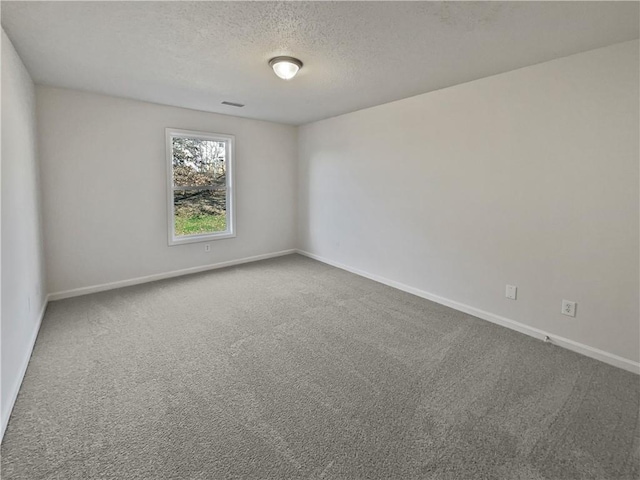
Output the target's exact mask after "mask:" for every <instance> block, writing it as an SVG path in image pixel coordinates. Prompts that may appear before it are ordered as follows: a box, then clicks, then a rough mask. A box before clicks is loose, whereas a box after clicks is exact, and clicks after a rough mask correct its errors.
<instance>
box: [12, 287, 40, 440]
mask: <svg viewBox="0 0 640 480" xmlns="http://www.w3.org/2000/svg"><path fill="white" fill-rule="evenodd" d="M48 304H49V296H48V295H47V297H46V298H45V299H44V303H43V305H42V309H41V310H40V314H39V315H38V321H37V323H36V325H35V328H34V329H33V332H32V333H31V338H30V339H29V348H28V349H27V350H26V351H25V355H24V358H23V359H22V363H21V365H20V372H19V374H18V378H16V381H15V382H14V383H13V385H11V396H10V399H9V403H8V404H7V405H5V408H4V411H3V412H2V414H1V415H0V442H2V439H3V438H4V432H5V430H6V429H7V425H8V424H9V418H11V412H12V411H13V406H14V405H15V403H16V399H17V398H18V392H19V391H20V386H21V385H22V380H23V379H24V375H25V373H27V367H28V366H29V360H31V353H32V352H33V347H35V345H36V339H37V338H38V332H39V331H40V325H41V324H42V319H43V318H44V312H45V311H46V310H47V305H48Z"/></svg>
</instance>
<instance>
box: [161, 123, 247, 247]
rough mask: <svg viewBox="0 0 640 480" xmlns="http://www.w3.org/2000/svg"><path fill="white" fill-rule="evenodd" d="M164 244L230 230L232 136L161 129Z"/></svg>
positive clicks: (227, 234)
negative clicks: (164, 164)
mask: <svg viewBox="0 0 640 480" xmlns="http://www.w3.org/2000/svg"><path fill="white" fill-rule="evenodd" d="M166 137H167V163H168V170H167V173H168V187H169V192H168V193H169V195H168V199H169V205H168V206H169V208H168V210H169V219H168V224H169V245H177V244H182V243H191V242H201V241H207V240H215V239H220V238H229V237H234V236H235V230H234V220H235V219H234V209H233V207H234V205H233V154H234V137H233V136H232V135H222V134H216V133H205V132H194V131H188V130H176V129H167V131H166Z"/></svg>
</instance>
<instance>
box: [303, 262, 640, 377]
mask: <svg viewBox="0 0 640 480" xmlns="http://www.w3.org/2000/svg"><path fill="white" fill-rule="evenodd" d="M297 253H299V254H300V255H304V256H305V257H309V258H312V259H314V260H318V261H319V262H322V263H326V264H327V265H331V266H334V267H337V268H340V269H342V270H346V271H348V272H351V273H355V274H356V275H360V276H361V277H365V278H368V279H370V280H373V281H375V282H378V283H382V284H384V285H388V286H390V287H393V288H397V289H398V290H402V291H404V292H407V293H411V294H413V295H416V296H418V297H422V298H426V299H427V300H431V301H432V302H436V303H439V304H441V305H445V306H447V307H450V308H453V309H454V310H458V311H460V312H464V313H468V314H469V315H473V316H474V317H478V318H481V319H482V320H486V321H488V322H491V323H495V324H497V325H501V326H503V327H506V328H510V329H511V330H515V331H517V332H520V333H524V334H525V335H529V336H531V337H534V338H537V339H539V340H546V339H547V338H548V339H550V341H551V343H553V344H555V345H558V346H560V347H563V348H566V349H567V350H571V351H573V352H576V353H580V354H582V355H586V356H587V357H591V358H594V359H596V360H600V361H601V362H604V363H608V364H609V365H613V366H614V367H618V368H622V369H624V370H627V371H629V372H632V373H635V374H640V363H638V362H634V361H633V360H629V359H627V358H623V357H620V356H618V355H615V354H613V353H609V352H605V351H604V350H599V349H597V348H594V347H590V346H589V345H584V344H582V343H578V342H575V341H573V340H569V339H568V338H563V337H559V336H557V335H554V334H552V333H549V332H545V331H543V330H540V329H538V328H535V327H530V326H529V325H525V324H523V323H519V322H516V321H514V320H511V319H509V318H505V317H501V316H499V315H495V314H493V313H490V312H486V311H484V310H480V309H479V308H475V307H471V306H469V305H465V304H464V303H460V302H456V301H455V300H450V299H448V298H444V297H441V296H439V295H434V294H433V293H429V292H426V291H424V290H420V289H418V288H414V287H410V286H409V285H405V284H403V283H400V282H396V281H394V280H389V279H388V278H384V277H381V276H379V275H374V274H372V273H369V272H365V271H363V270H359V269H357V268H353V267H350V266H348V265H344V264H342V263H340V262H335V261H333V260H329V259H328V258H324V257H321V256H319V255H315V254H313V253H309V252H306V251H304V250H297Z"/></svg>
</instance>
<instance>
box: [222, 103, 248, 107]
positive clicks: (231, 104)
mask: <svg viewBox="0 0 640 480" xmlns="http://www.w3.org/2000/svg"><path fill="white" fill-rule="evenodd" d="M222 105H229V106H230V107H244V105H243V104H242V103H234V102H222Z"/></svg>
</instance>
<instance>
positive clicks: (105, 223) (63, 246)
mask: <svg viewBox="0 0 640 480" xmlns="http://www.w3.org/2000/svg"><path fill="white" fill-rule="evenodd" d="M36 95H37V116H38V128H39V139H40V144H39V146H40V151H41V152H42V155H41V168H42V190H43V212H44V219H45V221H44V232H45V257H46V267H47V286H48V291H49V292H50V293H57V292H61V291H67V290H71V289H77V288H82V287H89V286H94V285H100V284H104V283H109V282H116V281H121V280H127V279H132V278H136V277H141V276H147V275H153V274H159V273H164V272H171V271H174V270H180V269H185V268H190V267H198V266H202V265H207V264H213V263H218V262H224V261H230V260H236V259H240V258H244V257H249V256H254V255H260V254H266V253H272V252H277V251H281V250H285V249H291V248H294V247H295V238H296V228H295V221H296V219H295V216H296V188H295V182H296V161H297V143H296V138H297V137H296V129H295V128H294V127H291V126H286V125H280V124H275V123H269V122H261V121H256V120H248V119H242V118H238V117H231V116H225V115H218V114H213V113H205V112H199V111H195V110H187V109H182V108H175V107H168V106H161V105H155V104H151V103H145V102H139V101H133V100H125V99H121V98H115V97H108V96H103V95H97V94H91V93H84V92H80V91H73V90H65V89H57V88H50V87H41V86H38V87H37V89H36ZM166 127H173V128H179V129H187V130H201V131H205V132H215V133H227V134H233V135H235V136H236V160H235V161H236V164H235V167H236V170H235V176H236V216H237V223H236V230H237V237H236V238H231V239H225V240H216V241H212V242H210V243H211V252H205V251H204V247H203V244H201V243H193V244H188V245H176V246H171V247H169V246H167V207H166V204H167V201H166V198H167V192H166V165H165V161H166V160H165V128H166Z"/></svg>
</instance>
